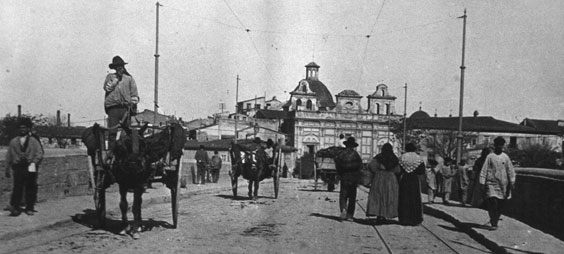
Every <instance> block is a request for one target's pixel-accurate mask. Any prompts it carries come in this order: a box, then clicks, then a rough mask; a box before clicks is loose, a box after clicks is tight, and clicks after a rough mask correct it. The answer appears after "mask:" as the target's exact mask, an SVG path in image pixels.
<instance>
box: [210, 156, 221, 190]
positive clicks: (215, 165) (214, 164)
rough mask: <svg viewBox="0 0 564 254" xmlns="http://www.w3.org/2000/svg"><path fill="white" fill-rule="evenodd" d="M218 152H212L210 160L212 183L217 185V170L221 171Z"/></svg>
mask: <svg viewBox="0 0 564 254" xmlns="http://www.w3.org/2000/svg"><path fill="white" fill-rule="evenodd" d="M218 153H219V152H218V151H217V150H215V151H214V152H213V156H212V158H211V163H212V182H213V183H217V181H218V180H219V170H220V169H221V163H222V161H221V156H219V154H218Z"/></svg>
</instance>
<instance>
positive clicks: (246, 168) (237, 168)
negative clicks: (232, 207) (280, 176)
mask: <svg viewBox="0 0 564 254" xmlns="http://www.w3.org/2000/svg"><path fill="white" fill-rule="evenodd" d="M230 155H231V167H232V170H231V171H230V172H229V174H230V176H231V186H232V190H233V196H235V197H236V196H237V179H238V177H239V176H243V178H244V179H247V180H248V181H249V193H248V196H249V198H251V199H253V200H257V198H258V189H259V183H260V182H261V181H262V180H264V179H265V178H270V177H272V176H273V172H274V170H275V168H276V166H274V165H272V160H273V159H272V158H269V157H268V155H267V153H266V152H265V150H264V148H262V147H261V146H260V144H257V143H251V144H239V143H232V144H231V150H230Z"/></svg>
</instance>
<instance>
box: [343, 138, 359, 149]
mask: <svg viewBox="0 0 564 254" xmlns="http://www.w3.org/2000/svg"><path fill="white" fill-rule="evenodd" d="M343 144H345V146H346V147H357V146H358V144H357V143H356V140H355V139H354V137H349V138H347V140H346V141H345V142H343Z"/></svg>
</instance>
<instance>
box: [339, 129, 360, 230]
mask: <svg viewBox="0 0 564 254" xmlns="http://www.w3.org/2000/svg"><path fill="white" fill-rule="evenodd" d="M344 144H345V147H346V149H345V150H343V151H341V152H339V154H338V155H337V156H336V157H335V167H336V168H337V174H339V176H340V177H341V191H340V193H339V209H340V210H339V211H340V212H341V220H343V219H347V220H351V221H352V220H353V217H354V210H355V207H356V188H357V187H358V183H359V181H360V169H361V168H362V159H361V158H360V155H359V154H358V153H357V152H356V151H355V150H354V148H355V147H357V146H358V144H357V143H356V140H355V138H353V137H349V138H348V139H347V141H345V142H344Z"/></svg>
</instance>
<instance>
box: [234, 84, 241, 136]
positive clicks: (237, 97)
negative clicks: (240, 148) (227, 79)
mask: <svg viewBox="0 0 564 254" xmlns="http://www.w3.org/2000/svg"><path fill="white" fill-rule="evenodd" d="M239 80H240V79H239V74H237V89H236V90H235V144H237V139H238V134H237V122H238V119H237V118H238V116H237V114H239Z"/></svg>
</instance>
